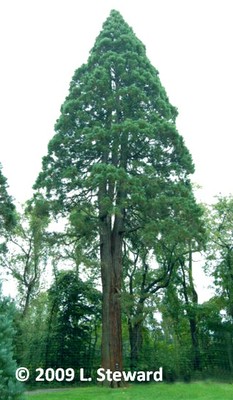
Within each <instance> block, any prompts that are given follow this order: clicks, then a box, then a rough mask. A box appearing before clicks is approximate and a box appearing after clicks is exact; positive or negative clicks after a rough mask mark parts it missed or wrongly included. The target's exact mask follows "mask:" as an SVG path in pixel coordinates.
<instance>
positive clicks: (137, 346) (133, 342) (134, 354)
mask: <svg viewBox="0 0 233 400" xmlns="http://www.w3.org/2000/svg"><path fill="white" fill-rule="evenodd" d="M128 328H129V341H130V369H131V371H135V370H136V369H137V367H138V361H139V354H140V351H141V348H142V322H139V323H137V324H134V325H133V324H132V323H131V321H129V323H128Z"/></svg>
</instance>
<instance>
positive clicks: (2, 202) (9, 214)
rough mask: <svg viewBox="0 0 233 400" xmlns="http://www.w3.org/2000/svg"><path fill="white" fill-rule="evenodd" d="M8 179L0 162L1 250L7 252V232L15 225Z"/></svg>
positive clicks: (13, 207)
mask: <svg viewBox="0 0 233 400" xmlns="http://www.w3.org/2000/svg"><path fill="white" fill-rule="evenodd" d="M7 189H8V185H7V179H6V178H5V177H4V175H3V174H2V166H1V164H0V251H1V252H5V250H6V248H5V236H6V232H7V231H8V230H10V229H12V227H13V226H14V225H15V206H14V204H13V200H12V197H11V196H10V195H9V194H8V191H7Z"/></svg>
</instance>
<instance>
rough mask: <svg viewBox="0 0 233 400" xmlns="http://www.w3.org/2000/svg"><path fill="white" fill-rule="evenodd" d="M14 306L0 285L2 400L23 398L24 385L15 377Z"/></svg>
mask: <svg viewBox="0 0 233 400" xmlns="http://www.w3.org/2000/svg"><path fill="white" fill-rule="evenodd" d="M14 312H15V310H14V306H13V304H12V302H11V301H10V300H9V299H6V298H4V297H3V296H2V293H1V285H0V397H1V400H20V399H22V392H23V389H22V385H21V384H20V383H19V382H18V381H17V380H16V378H15V371H16V369H17V366H16V362H15V360H14V358H13V344H12V342H13V336H14V330H13V317H14Z"/></svg>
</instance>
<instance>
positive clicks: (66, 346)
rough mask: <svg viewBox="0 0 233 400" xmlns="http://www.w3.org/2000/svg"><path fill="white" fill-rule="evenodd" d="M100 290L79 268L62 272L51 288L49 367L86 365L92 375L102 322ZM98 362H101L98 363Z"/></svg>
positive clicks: (47, 350)
mask: <svg viewBox="0 0 233 400" xmlns="http://www.w3.org/2000/svg"><path fill="white" fill-rule="evenodd" d="M100 301H101V295H100V293H99V292H98V291H97V290H96V289H94V288H93V287H92V283H91V282H83V281H81V280H80V279H79V278H78V276H77V274H76V272H75V271H60V272H59V273H58V274H57V276H56V280H55V282H54V283H53V285H52V286H51V288H50V289H49V291H48V304H49V314H48V327H47V339H46V349H45V368H48V367H54V368H55V367H56V366H58V365H62V367H63V368H69V367H71V366H72V368H75V369H77V370H78V369H79V368H85V375H86V376H88V375H89V376H91V375H92V372H93V371H92V370H93V367H94V365H93V364H94V362H95V352H96V344H97V339H98V336H97V333H98V331H99V329H98V328H99V322H100V311H101V307H100ZM97 365H98V363H97Z"/></svg>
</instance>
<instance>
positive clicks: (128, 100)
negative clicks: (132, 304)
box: [35, 10, 194, 386]
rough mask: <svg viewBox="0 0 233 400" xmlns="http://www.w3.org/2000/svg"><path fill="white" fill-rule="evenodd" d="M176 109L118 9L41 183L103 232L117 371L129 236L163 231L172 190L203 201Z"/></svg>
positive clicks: (92, 233) (67, 105)
mask: <svg viewBox="0 0 233 400" xmlns="http://www.w3.org/2000/svg"><path fill="white" fill-rule="evenodd" d="M176 116H177V110H176V108H174V107H173V106H172V105H171V104H170V103H169V100H168V97H167V95H166V92H165V90H164V88H163V87H162V85H161V82H160V80H159V77H158V72H157V70H156V69H155V68H154V67H153V66H152V65H151V63H150V61H149V60H148V58H147V56H146V51H145V46H144V45H143V44H142V43H141V41H140V40H139V39H137V37H136V36H135V34H134V32H133V31H132V29H131V28H130V27H129V26H128V25H127V23H126V22H125V21H124V20H123V18H122V16H121V15H120V13H119V12H117V11H115V10H113V11H111V13H110V16H109V18H107V20H106V22H105V23H104V25H103V29H102V31H101V32H100V34H99V36H98V37H97V39H96V42H95V44H94V47H93V49H92V50H91V52H90V56H89V59H88V61H87V63H86V64H84V65H82V66H81V67H80V68H78V69H77V70H76V71H75V74H74V76H73V78H72V81H71V84H70V91H69V95H68V96H67V98H66V100H65V102H64V104H63V105H62V107H61V115H60V117H59V119H58V120H57V123H56V125H55V131H56V134H55V136H54V137H53V139H52V140H51V141H50V143H49V146H48V155H47V156H46V157H44V158H43V170H42V172H41V173H40V175H39V177H38V179H37V182H36V185H35V188H36V189H40V188H42V189H43V188H45V189H46V191H47V197H48V198H49V199H50V200H51V204H52V209H53V211H54V213H61V214H63V215H69V216H70V221H71V223H73V224H74V225H75V226H76V228H77V232H78V235H79V236H82V237H83V236H84V235H85V237H86V240H87V242H88V241H89V242H90V245H91V242H92V240H93V238H95V237H96V236H98V237H99V246H100V263H101V277H102V287H103V312H102V366H103V367H104V368H106V369H107V368H110V369H111V371H115V370H117V369H119V370H121V369H122V367H123V366H122V333H121V281H122V245H123V238H127V234H128V232H131V234H132V231H133V230H137V232H138V234H140V232H141V234H143V232H144V233H145V232H146V231H147V229H153V230H154V235H158V234H159V223H158V221H159V219H160V218H162V215H163V214H166V217H167V216H168V215H171V218H172V210H173V203H172V199H173V198H174V204H175V207H176V208H177V201H179V202H180V203H182V202H184V201H186V200H187V199H188V198H189V199H190V201H191V202H193V201H194V200H193V197H192V191H191V185H190V182H189V174H191V173H193V171H194V166H193V163H192V159H191V156H190V153H189V151H188V150H187V148H186V147H185V144H184V142H183V139H182V137H181V136H180V135H179V134H178V132H177V130H176V126H175V119H176ZM190 193H191V195H190ZM189 196H190V197H189ZM177 199H178V200H177ZM159 204H160V205H159ZM152 222H154V223H152ZM151 237H153V235H151ZM119 384H120V383H119V382H118V383H115V382H113V383H112V386H116V385H119Z"/></svg>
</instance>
